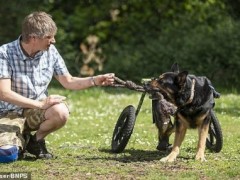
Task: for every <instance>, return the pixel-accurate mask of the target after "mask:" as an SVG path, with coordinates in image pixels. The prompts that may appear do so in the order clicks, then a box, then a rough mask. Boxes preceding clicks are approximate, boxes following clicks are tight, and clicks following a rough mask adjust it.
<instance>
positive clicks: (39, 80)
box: [0, 12, 114, 162]
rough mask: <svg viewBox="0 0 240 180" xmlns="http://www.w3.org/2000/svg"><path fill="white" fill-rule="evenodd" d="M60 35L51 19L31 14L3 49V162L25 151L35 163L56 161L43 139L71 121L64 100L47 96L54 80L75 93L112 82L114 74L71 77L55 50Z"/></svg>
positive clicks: (0, 97)
mask: <svg viewBox="0 0 240 180" xmlns="http://www.w3.org/2000/svg"><path fill="white" fill-rule="evenodd" d="M56 33H57V26H56V24H55V22H54V21H53V20H52V17H51V16H50V15H49V14H47V13H45V12H33V13H31V14H29V15H28V16H26V17H25V19H24V20H23V23H22V33H21V35H20V36H19V37H18V39H16V40H15V41H13V42H10V43H7V44H4V45H2V46H1V47H0V162H11V161H15V160H17V159H18V155H19V152H20V151H24V150H25V149H26V150H27V151H28V152H29V153H31V154H34V155H35V156H36V157H37V158H45V159H50V158H52V157H53V155H52V154H51V153H49V152H48V150H47V148H46V145H45V140H44V138H45V137H46V136H47V135H48V134H50V133H52V132H54V131H56V130H58V129H59V128H61V127H63V126H64V125H65V123H66V122H67V119H68V117H69V110H68V107H67V105H66V103H65V102H64V100H65V97H63V96H59V95H50V96H48V93H47V88H48V85H49V83H50V81H51V79H52V77H53V76H54V77H55V78H56V79H57V80H58V81H59V82H60V84H61V85H62V86H63V87H64V88H66V89H72V90H81V89H86V88H89V87H92V86H107V85H110V84H112V83H113V82H114V78H113V77H114V74H113V73H109V74H103V75H98V76H94V77H85V78H79V77H73V76H72V75H71V74H70V73H69V72H68V70H67V67H66V65H65V62H64V60H63V58H62V57H61V55H60V54H59V52H58V51H57V49H56V47H55V46H54V43H55V38H54V37H55V35H56ZM32 131H34V132H35V133H32Z"/></svg>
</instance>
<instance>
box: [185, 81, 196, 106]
mask: <svg viewBox="0 0 240 180" xmlns="http://www.w3.org/2000/svg"><path fill="white" fill-rule="evenodd" d="M195 83H196V80H195V79H192V87H191V95H190V97H189V99H188V101H187V102H186V104H185V105H187V104H190V103H191V102H192V100H193V97H194V89H195Z"/></svg>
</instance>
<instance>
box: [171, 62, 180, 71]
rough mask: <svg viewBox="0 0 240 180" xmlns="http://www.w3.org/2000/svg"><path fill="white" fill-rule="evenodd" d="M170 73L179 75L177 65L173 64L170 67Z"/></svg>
mask: <svg viewBox="0 0 240 180" xmlns="http://www.w3.org/2000/svg"><path fill="white" fill-rule="evenodd" d="M171 71H172V72H176V73H179V67H178V63H174V64H173V65H172V67H171Z"/></svg>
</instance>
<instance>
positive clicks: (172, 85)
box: [151, 64, 219, 162]
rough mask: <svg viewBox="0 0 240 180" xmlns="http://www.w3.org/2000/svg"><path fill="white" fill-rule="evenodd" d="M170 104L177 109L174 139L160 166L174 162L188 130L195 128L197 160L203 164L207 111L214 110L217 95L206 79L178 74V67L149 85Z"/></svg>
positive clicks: (182, 73)
mask: <svg viewBox="0 0 240 180" xmlns="http://www.w3.org/2000/svg"><path fill="white" fill-rule="evenodd" d="M151 86H152V87H154V88H158V89H159V90H160V92H161V93H162V94H163V96H164V98H166V99H167V100H168V101H169V102H171V103H173V104H174V105H175V106H177V108H178V110H177V112H176V114H175V138H174V143H173V148H172V151H171V153H170V154H169V155H168V156H166V157H164V158H162V159H161V161H163V162H173V161H174V160H175V159H176V158H177V156H178V154H179V152H180V146H181V144H182V142H183V140H184V137H185V134H186V130H187V129H188V128H197V129H198V135H199V141H198V146H197V153H196V156H195V159H196V160H200V161H205V156H204V151H205V146H206V138H207V135H208V128H209V122H210V118H211V117H210V110H211V109H212V108H213V107H214V97H215V96H219V94H218V93H217V92H216V91H215V90H214V88H213V87H212V85H211V82H210V80H209V79H207V78H206V77H199V76H194V75H189V74H188V72H187V71H182V72H179V69H178V65H177V64H174V65H173V66H172V72H167V73H164V74H162V75H161V76H159V78H157V79H155V80H153V81H152V82H151Z"/></svg>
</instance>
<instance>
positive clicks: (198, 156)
mask: <svg viewBox="0 0 240 180" xmlns="http://www.w3.org/2000/svg"><path fill="white" fill-rule="evenodd" d="M195 160H197V161H201V162H206V161H207V160H206V159H205V157H204V155H196V157H195Z"/></svg>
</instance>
